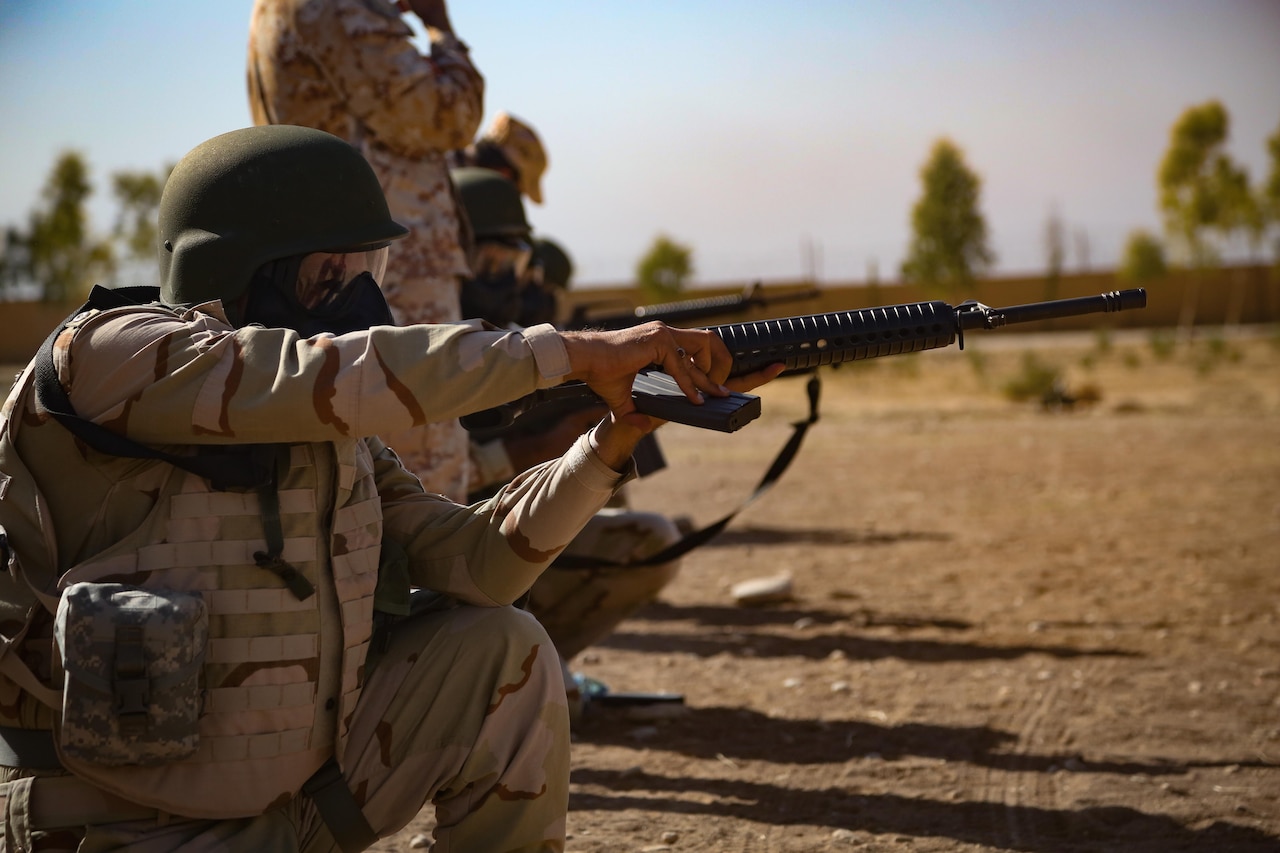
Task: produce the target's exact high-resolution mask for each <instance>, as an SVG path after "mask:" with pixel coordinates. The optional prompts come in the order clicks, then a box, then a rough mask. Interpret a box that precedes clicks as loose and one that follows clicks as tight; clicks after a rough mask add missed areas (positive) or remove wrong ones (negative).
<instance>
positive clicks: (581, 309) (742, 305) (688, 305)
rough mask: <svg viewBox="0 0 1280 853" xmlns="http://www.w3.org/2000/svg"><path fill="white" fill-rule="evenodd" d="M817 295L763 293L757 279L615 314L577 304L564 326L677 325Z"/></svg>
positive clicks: (814, 290)
mask: <svg viewBox="0 0 1280 853" xmlns="http://www.w3.org/2000/svg"><path fill="white" fill-rule="evenodd" d="M817 295H818V290H817V288H812V287H811V288H807V289H805V290H797V291H792V292H791V293H777V294H772V295H769V294H766V293H765V292H764V286H763V285H762V284H761V283H760V282H758V281H757V282H755V283H754V284H751V285H748V286H747V287H746V288H744V289H743V291H742V292H741V293H733V294H729V295H728V296H708V297H704V298H702V299H683V300H680V301H679V302H663V303H660V304H657V305H641V306H640V307H639V308H636V309H634V310H632V311H622V312H620V313H617V314H604V315H601V316H598V317H593V316H591V315H590V308H589V306H585V305H579V306H578V307H577V308H576V309H574V312H573V314H572V316H571V317H570V318H569V322H568V323H566V324H565V328H567V329H601V330H605V331H609V330H612V329H626V328H629V327H631V326H638V325H640V324H641V323H648V322H649V321H650V320H661V321H662V322H664V323H666V324H667V325H669V326H678V325H681V324H683V323H689V322H691V321H693V320H705V319H706V318H708V317H719V316H721V315H723V314H736V313H738V312H741V311H748V310H750V309H752V308H765V307H768V306H769V305H779V304H781V303H783V302H802V301H804V300H806V299H812V298H813V297H815V296H817Z"/></svg>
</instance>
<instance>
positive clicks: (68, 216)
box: [6, 151, 115, 301]
mask: <svg viewBox="0 0 1280 853" xmlns="http://www.w3.org/2000/svg"><path fill="white" fill-rule="evenodd" d="M92 193H93V187H92V185H91V184H90V183H89V174H88V168H87V167H86V166H85V162H84V158H82V157H81V156H80V155H79V154H78V153H76V152H74V151H67V152H64V153H63V154H61V155H59V157H58V159H57V161H56V162H55V163H54V165H53V170H52V171H51V172H50V173H49V177H48V179H47V180H46V182H45V185H44V189H43V190H42V192H41V198H42V200H43V204H42V205H41V206H40V207H39V208H38V209H37V210H36V211H35V212H34V213H32V214H31V218H30V222H29V226H28V231H27V233H26V234H25V235H19V239H18V242H20V243H21V244H22V245H23V246H24V247H25V254H26V257H25V261H24V266H25V270H24V271H25V272H26V273H27V274H28V275H29V276H30V277H31V278H32V279H33V280H34V281H35V282H36V283H37V284H39V285H40V288H41V293H42V295H43V298H44V299H46V300H49V301H67V300H73V299H77V298H79V297H80V296H82V295H83V294H85V293H87V292H88V290H89V286H90V285H91V284H93V283H94V280H95V279H97V278H99V277H109V276H111V275H112V274H113V273H114V271H115V257H114V253H113V252H112V250H111V245H110V244H109V243H107V242H105V241H96V240H94V239H92V238H91V237H90V236H89V228H88V222H87V216H86V213H85V200H86V199H88V197H89V196H90V195H91V194H92ZM6 254H7V253H6Z"/></svg>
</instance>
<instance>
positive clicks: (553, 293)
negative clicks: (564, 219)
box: [520, 236, 573, 326]
mask: <svg viewBox="0 0 1280 853" xmlns="http://www.w3.org/2000/svg"><path fill="white" fill-rule="evenodd" d="M572 279H573V260H572V259H571V258H570V257H569V253H568V252H566V251H565V250H564V247H563V246H561V245H560V244H559V243H557V242H556V241H555V240H552V239H551V238H549V237H539V236H534V238H533V257H532V259H531V260H530V261H529V283H528V284H527V285H526V286H525V288H524V290H523V292H522V294H521V302H522V303H523V305H522V307H521V309H520V310H521V316H520V325H522V326H536V325H538V324H539V323H555V322H557V321H559V319H560V294H562V293H564V292H565V291H567V290H568V289H569V283H570V281H572Z"/></svg>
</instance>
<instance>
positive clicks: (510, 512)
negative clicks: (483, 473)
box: [372, 436, 631, 606]
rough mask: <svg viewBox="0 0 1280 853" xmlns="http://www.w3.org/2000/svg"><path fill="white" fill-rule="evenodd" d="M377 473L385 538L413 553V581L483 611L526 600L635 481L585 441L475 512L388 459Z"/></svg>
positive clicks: (378, 459)
mask: <svg viewBox="0 0 1280 853" xmlns="http://www.w3.org/2000/svg"><path fill="white" fill-rule="evenodd" d="M372 444H373V445H374V446H375V449H376V446H377V445H378V444H379V442H378V441H377V440H376V439H375V440H373V442H372ZM375 466H376V474H377V476H378V490H379V493H380V494H382V506H383V523H384V535H385V536H388V537H391V538H393V539H394V540H395V541H396V542H398V543H399V544H400V545H401V546H402V547H403V548H404V550H405V551H406V552H407V554H408V556H409V567H410V569H409V571H410V580H411V582H412V583H413V584H414V585H415V586H421V587H425V588H427V589H433V590H436V591H438V592H444V593H447V594H449V595H452V596H454V597H456V598H459V599H461V600H463V601H467V602H469V603H471V604H477V605H484V606H492V605H502V604H510V603H511V602H512V601H515V600H516V599H517V598H519V597H520V596H521V595H522V594H524V592H525V591H526V590H528V589H529V587H530V586H532V585H533V582H534V581H535V580H536V579H537V577H538V575H539V574H541V572H542V571H543V569H545V568H546V567H547V566H548V565H550V563H551V561H552V560H554V559H555V558H556V557H557V556H559V554H560V552H561V551H563V550H564V548H565V546H567V545H568V544H569V542H570V541H571V540H572V539H573V538H574V537H575V536H577V535H578V533H579V532H580V531H581V529H582V527H583V526H584V525H585V524H586V523H587V522H588V521H589V520H590V519H591V517H592V516H593V515H595V513H596V512H597V511H599V510H600V509H601V508H602V507H604V505H605V504H606V503H607V502H608V500H609V498H610V497H612V496H613V494H614V492H615V491H616V490H617V489H618V487H619V486H620V485H622V483H623V482H625V481H626V480H628V479H630V476H631V472H628V474H626V475H623V474H619V473H618V472H616V471H614V470H612V469H611V468H609V467H608V466H606V465H605V464H604V463H603V462H601V461H600V459H599V457H597V456H596V454H595V453H594V452H593V451H592V450H591V447H590V442H589V439H588V437H587V436H582V437H581V438H579V439H578V441H577V443H575V444H574V445H573V447H571V448H570V449H569V451H568V452H567V453H566V454H565V455H564V456H563V457H561V458H559V459H553V460H551V461H549V462H545V463H543V464H541V465H537V466H535V467H533V468H530V469H529V470H528V471H525V472H523V473H521V474H519V475H517V476H516V477H515V479H513V480H512V481H511V482H510V483H508V484H507V485H506V486H505V487H503V489H502V490H501V491H499V492H498V494H496V495H495V496H494V497H492V498H490V499H489V500H486V501H482V502H480V503H477V504H473V505H471V506H460V505H458V504H454V503H452V502H450V501H448V500H446V499H445V498H443V497H441V496H439V495H431V494H427V493H425V492H423V490H422V487H421V485H419V483H418V481H417V479H416V478H415V477H413V475H411V474H409V473H408V472H407V471H405V470H404V468H403V467H402V466H400V464H399V462H398V460H396V459H395V456H394V455H393V454H391V453H389V452H384V453H381V454H377V455H375Z"/></svg>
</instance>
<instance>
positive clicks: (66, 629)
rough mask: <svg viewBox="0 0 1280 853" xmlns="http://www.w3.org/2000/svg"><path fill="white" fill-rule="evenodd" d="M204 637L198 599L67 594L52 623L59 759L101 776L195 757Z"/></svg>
mask: <svg viewBox="0 0 1280 853" xmlns="http://www.w3.org/2000/svg"><path fill="white" fill-rule="evenodd" d="M208 634H209V614H208V611H207V609H206V607H205V603H204V599H203V598H201V597H200V594H199V593H198V592H177V591H173V590H152V589H142V588H140V587H133V586H124V585H122V584H111V583H76V584H72V585H71V586H69V587H67V589H66V591H65V592H64V593H63V594H62V600H61V601H60V602H59V604H58V612H57V614H56V616H55V619H54V637H55V642H56V644H57V649H58V654H57V655H56V656H55V658H56V662H55V667H57V666H61V670H62V677H63V698H62V720H61V724H60V726H59V732H58V748H59V751H60V752H61V753H62V754H64V755H65V756H67V757H69V758H78V759H81V760H83V761H88V762H92V763H94V764H102V765H107V766H118V765H125V764H132V765H154V764H163V763H166V762H169V761H177V760H180V759H183V758H187V757H190V756H191V755H193V754H194V753H195V751H196V747H197V746H198V745H199V739H200V735H199V718H200V707H201V696H200V669H201V666H202V665H203V663H204V655H205V645H206V642H207V640H208Z"/></svg>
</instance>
